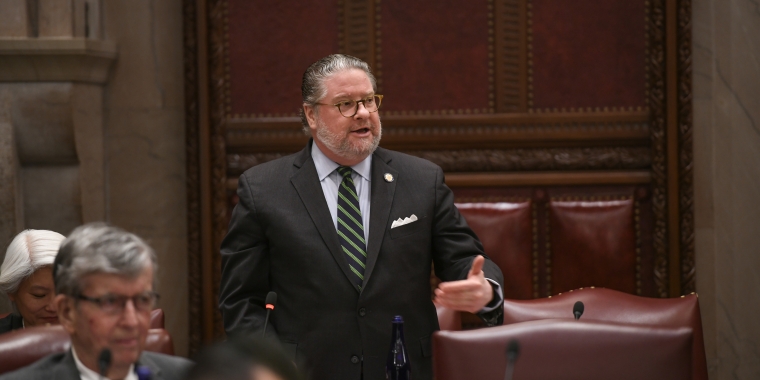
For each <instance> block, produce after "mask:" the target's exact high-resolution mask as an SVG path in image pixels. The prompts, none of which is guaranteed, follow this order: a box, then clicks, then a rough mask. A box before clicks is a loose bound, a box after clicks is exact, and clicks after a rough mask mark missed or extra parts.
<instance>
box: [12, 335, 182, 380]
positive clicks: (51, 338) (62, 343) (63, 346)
mask: <svg viewBox="0 0 760 380" xmlns="http://www.w3.org/2000/svg"><path fill="white" fill-rule="evenodd" d="M69 347H71V339H70V338H69V334H68V333H67V332H66V331H65V330H64V329H63V327H62V326H60V325H59V326H39V327H30V328H26V329H22V330H16V331H11V332H9V333H5V334H2V335H0V374H3V373H6V372H10V371H13V370H16V369H19V368H22V367H25V366H27V365H29V364H32V363H34V362H36V361H37V360H39V359H42V358H44V357H45V356H48V355H50V354H54V353H58V352H63V351H66V350H68V349H69ZM145 350H146V351H151V352H160V353H163V354H167V355H174V343H173V342H172V338H171V336H170V335H169V333H168V332H167V331H166V330H164V329H150V330H149V331H148V337H147V339H146V342H145Z"/></svg>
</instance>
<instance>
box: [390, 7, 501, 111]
mask: <svg viewBox="0 0 760 380" xmlns="http://www.w3.org/2000/svg"><path fill="white" fill-rule="evenodd" d="M488 4H489V1H488V0H470V1H458V0H416V1H406V0H383V1H382V6H381V15H382V17H381V19H380V21H379V24H380V29H379V30H380V31H381V38H382V39H381V43H380V45H379V47H380V48H381V49H378V52H377V55H376V58H377V62H376V65H375V66H376V71H377V72H378V74H379V75H378V77H379V79H381V88H382V93H383V94H384V95H385V98H384V99H383V109H385V110H388V111H407V112H410V111H411V112H423V113H424V111H430V110H470V111H478V112H489V110H490V109H492V108H493V101H492V100H490V99H489V94H492V93H493V92H492V91H491V88H492V86H491V83H492V81H493V76H492V75H491V74H490V73H489V62H491V59H490V58H491V57H489V50H490V48H489V47H490V44H489V41H488V38H489V30H490V29H492V28H493V25H492V23H491V25H489V22H488V21H489V13H490V12H489V10H488Z"/></svg>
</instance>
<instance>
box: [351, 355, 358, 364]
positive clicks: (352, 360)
mask: <svg viewBox="0 0 760 380" xmlns="http://www.w3.org/2000/svg"><path fill="white" fill-rule="evenodd" d="M358 362H359V357H358V356H356V355H354V356H352V357H351V363H354V364H356V363H358Z"/></svg>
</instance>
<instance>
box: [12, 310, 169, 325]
mask: <svg viewBox="0 0 760 380" xmlns="http://www.w3.org/2000/svg"><path fill="white" fill-rule="evenodd" d="M8 314H10V313H3V314H0V319H2V318H5V317H7V316H8ZM164 320H165V317H164V311H163V309H154V310H153V311H151V312H150V328H152V329H162V328H164Z"/></svg>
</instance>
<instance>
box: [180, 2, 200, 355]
mask: <svg viewBox="0 0 760 380" xmlns="http://www.w3.org/2000/svg"><path fill="white" fill-rule="evenodd" d="M197 11H198V9H197V7H196V1H195V0H183V1H182V14H183V25H182V27H183V37H184V56H183V61H184V74H185V78H184V79H185V155H186V165H187V172H186V173H187V179H186V186H187V264H188V269H187V271H188V273H187V281H188V297H189V300H188V313H189V314H190V316H191V317H190V318H189V331H188V334H189V346H190V354H191V355H192V354H194V353H195V352H197V351H198V349H199V348H200V347H201V345H202V344H203V336H202V331H203V329H202V324H201V318H194V317H192V316H200V315H202V314H203V309H202V308H203V300H202V295H201V287H202V285H201V284H202V278H201V194H200V188H199V185H200V148H199V144H200V142H199V130H198V127H199V125H198V124H199V123H198V39H197V38H196V37H197V34H196V33H197V27H198V26H197V22H196V14H197Z"/></svg>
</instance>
